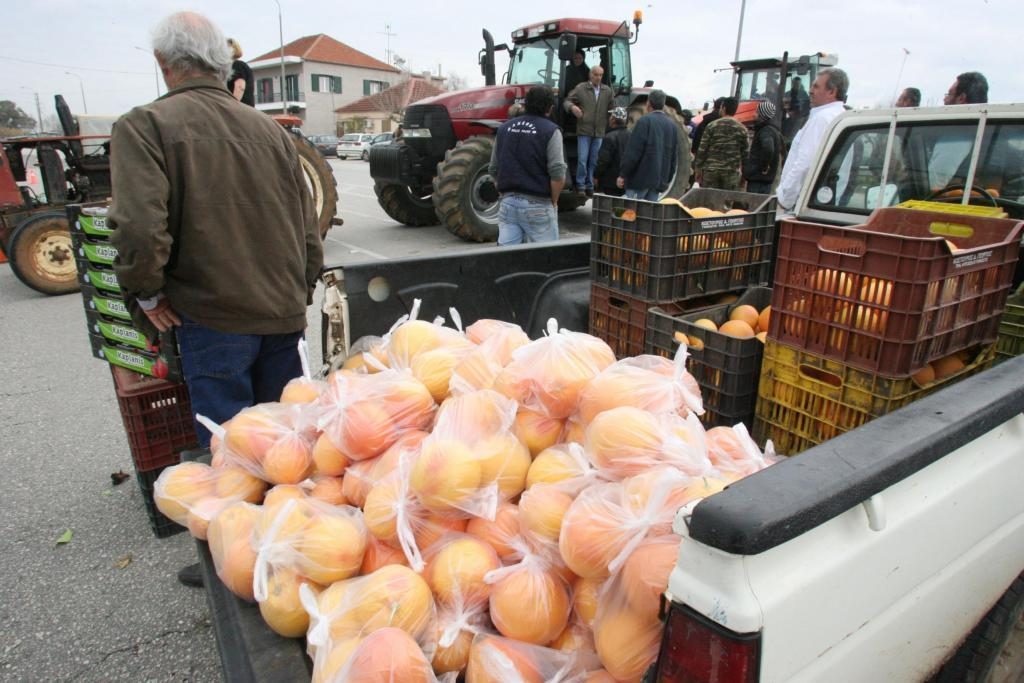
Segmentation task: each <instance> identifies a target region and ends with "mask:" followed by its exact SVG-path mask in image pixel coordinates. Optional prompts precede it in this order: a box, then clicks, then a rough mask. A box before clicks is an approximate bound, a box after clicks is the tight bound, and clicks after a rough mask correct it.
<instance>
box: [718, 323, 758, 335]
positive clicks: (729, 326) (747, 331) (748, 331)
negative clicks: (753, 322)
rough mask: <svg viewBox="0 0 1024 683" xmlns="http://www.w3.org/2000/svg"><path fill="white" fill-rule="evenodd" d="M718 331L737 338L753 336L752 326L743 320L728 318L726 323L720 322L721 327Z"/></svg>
mask: <svg viewBox="0 0 1024 683" xmlns="http://www.w3.org/2000/svg"><path fill="white" fill-rule="evenodd" d="M718 331H719V332H721V333H722V334H724V335H728V336H730V337H736V338H737V339H752V338H753V337H754V328H753V327H751V326H750V324H748V323H747V322H745V321H743V320H730V321H729V322H727V323H722V327H721V329H719V330H718Z"/></svg>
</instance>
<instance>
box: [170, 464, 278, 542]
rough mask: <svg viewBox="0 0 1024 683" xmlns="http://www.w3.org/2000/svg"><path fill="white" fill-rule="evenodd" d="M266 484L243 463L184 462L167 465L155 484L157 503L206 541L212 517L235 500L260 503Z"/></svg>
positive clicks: (195, 535)
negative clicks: (217, 465) (233, 464)
mask: <svg viewBox="0 0 1024 683" xmlns="http://www.w3.org/2000/svg"><path fill="white" fill-rule="evenodd" d="M266 489H267V484H266V482H264V481H263V480H262V479H259V478H257V477H255V476H253V475H252V474H250V473H249V472H247V471H246V470H244V469H242V468H240V467H234V466H231V465H225V466H223V467H210V466H209V465H206V464H204V463H199V462H184V463H181V464H180V465H172V466H171V467H168V468H166V469H165V470H164V471H163V472H161V473H160V476H159V477H157V480H156V483H155V484H154V486H153V500H154V502H155V503H156V507H157V509H158V510H160V512H162V513H163V514H164V515H165V516H166V517H167V518H168V519H170V520H171V521H173V522H175V523H177V524H180V525H181V526H183V527H187V528H188V530H189V533H191V534H192V536H194V537H195V538H198V539H199V540H202V541H205V540H206V535H207V528H208V526H209V524H210V521H211V520H213V519H214V517H216V516H217V515H218V514H219V513H220V512H221V510H223V509H224V508H226V507H228V506H229V505H231V504H233V503H237V502H239V501H244V502H248V503H259V502H260V501H261V500H263V492H264V491H266Z"/></svg>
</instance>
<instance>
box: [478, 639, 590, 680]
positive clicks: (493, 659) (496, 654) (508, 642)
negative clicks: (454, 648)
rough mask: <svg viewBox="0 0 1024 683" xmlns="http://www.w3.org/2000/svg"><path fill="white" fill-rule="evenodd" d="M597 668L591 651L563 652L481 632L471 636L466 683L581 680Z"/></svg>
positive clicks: (586, 678) (585, 678)
mask: <svg viewBox="0 0 1024 683" xmlns="http://www.w3.org/2000/svg"><path fill="white" fill-rule="evenodd" d="M598 669H600V663H599V662H598V661H597V657H596V656H595V655H594V654H593V653H592V652H587V651H584V650H580V651H576V652H563V651H561V650H555V649H552V648H549V647H541V646H538V645H531V644H529V643H524V642H519V641H516V640H513V639H509V638H502V637H500V636H493V635H487V634H481V635H478V636H477V637H476V638H474V639H473V646H472V648H471V649H470V654H469V665H468V666H467V667H466V683H508V682H509V681H520V682H522V683H556V682H557V683H584V682H585V681H588V675H589V674H590V673H591V672H594V671H596V670H598ZM598 680H599V679H598Z"/></svg>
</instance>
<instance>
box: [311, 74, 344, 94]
mask: <svg viewBox="0 0 1024 683" xmlns="http://www.w3.org/2000/svg"><path fill="white" fill-rule="evenodd" d="M311 81H312V83H311V84H312V86H313V92H331V93H337V94H341V76H325V75H323V74H313V75H312V78H311Z"/></svg>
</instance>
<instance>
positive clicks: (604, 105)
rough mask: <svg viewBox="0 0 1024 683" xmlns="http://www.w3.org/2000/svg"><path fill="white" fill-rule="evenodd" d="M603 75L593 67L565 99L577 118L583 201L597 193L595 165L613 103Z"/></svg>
mask: <svg viewBox="0 0 1024 683" xmlns="http://www.w3.org/2000/svg"><path fill="white" fill-rule="evenodd" d="M602 78H604V69H602V68H601V67H599V66H595V67H593V68H592V69H591V70H590V80H587V81H584V82H583V83H580V84H579V85H577V86H576V87H575V88H573V91H572V92H571V93H569V96H568V97H566V98H565V105H564V106H565V110H566V111H567V112H569V113H570V114H572V115H573V116H575V117H576V158H577V162H576V192H577V194H578V195H579V196H580V197H579V198H580V199H581V200H583V201H586V199H587V198H588V197H592V196H594V168H595V167H596V166H597V155H598V153H599V152H600V151H601V139H602V138H603V137H604V131H605V124H606V122H607V121H608V115H607V112H608V110H609V109H610V108H611V106H612V89H611V88H609V87H608V86H607V85H605V84H604V83H602V82H601V79H602Z"/></svg>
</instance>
